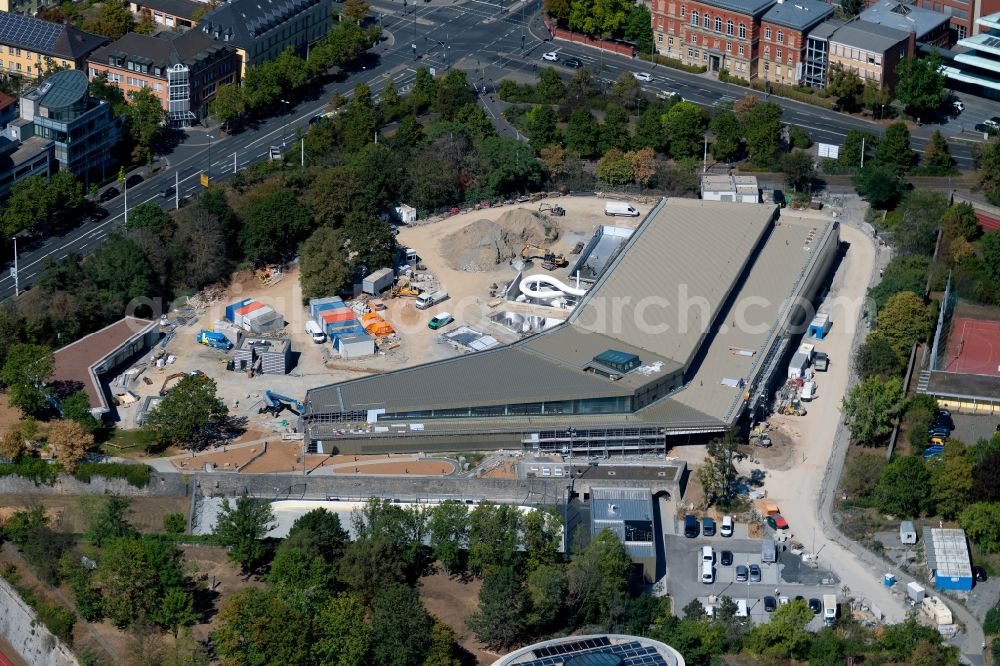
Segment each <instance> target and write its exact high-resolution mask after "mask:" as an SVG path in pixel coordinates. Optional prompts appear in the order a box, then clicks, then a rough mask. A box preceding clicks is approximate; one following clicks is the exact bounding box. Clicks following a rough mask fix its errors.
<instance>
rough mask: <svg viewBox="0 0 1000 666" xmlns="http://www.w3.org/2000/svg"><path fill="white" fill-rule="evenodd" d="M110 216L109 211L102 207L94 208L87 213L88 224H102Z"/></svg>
mask: <svg viewBox="0 0 1000 666" xmlns="http://www.w3.org/2000/svg"><path fill="white" fill-rule="evenodd" d="M107 216H108V209H107V208H101V207H100V206H94V207H93V208H91V209H90V210H89V211H88V212H87V221H88V222H100V221H101V220H103V219H104V218H106V217H107Z"/></svg>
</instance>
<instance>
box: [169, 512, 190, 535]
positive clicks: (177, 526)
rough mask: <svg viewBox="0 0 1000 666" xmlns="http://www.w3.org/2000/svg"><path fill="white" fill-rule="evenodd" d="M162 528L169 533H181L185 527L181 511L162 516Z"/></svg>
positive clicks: (185, 521)
mask: <svg viewBox="0 0 1000 666" xmlns="http://www.w3.org/2000/svg"><path fill="white" fill-rule="evenodd" d="M163 529H165V530H166V531H167V532H169V533H170V534H183V532H184V530H186V529H187V520H186V519H185V518H184V514H183V513H168V514H167V515H165V516H163Z"/></svg>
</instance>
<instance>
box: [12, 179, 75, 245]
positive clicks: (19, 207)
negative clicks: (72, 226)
mask: <svg viewBox="0 0 1000 666" xmlns="http://www.w3.org/2000/svg"><path fill="white" fill-rule="evenodd" d="M83 204H84V197H83V186H82V185H81V184H80V182H79V181H78V180H76V178H75V177H74V176H73V174H72V173H71V172H69V171H59V172H57V173H56V174H54V175H53V176H51V177H50V178H45V177H44V176H31V177H29V178H25V179H24V180H21V181H18V182H16V183H14V184H13V186H12V187H11V190H10V197H9V199H8V200H7V207H6V208H4V209H3V212H2V220H3V229H4V232H5V233H7V234H8V235H10V236H13V235H14V234H17V233H18V232H20V231H23V230H25V229H32V228H34V229H37V230H38V231H39V232H42V233H51V232H53V231H56V230H59V229H60V228H61V226H62V224H63V223H65V222H69V221H71V220H73V218H75V217H76V216H77V215H78V214H79V212H80V210H81V209H82V208H83Z"/></svg>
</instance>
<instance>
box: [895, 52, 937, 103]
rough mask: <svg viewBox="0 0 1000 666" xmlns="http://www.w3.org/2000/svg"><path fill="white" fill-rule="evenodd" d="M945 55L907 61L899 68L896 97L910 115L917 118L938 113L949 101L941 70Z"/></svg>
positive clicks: (933, 55)
mask: <svg viewBox="0 0 1000 666" xmlns="http://www.w3.org/2000/svg"><path fill="white" fill-rule="evenodd" d="M940 67H941V56H939V55H938V54H937V53H931V54H930V55H929V56H927V57H924V58H904V59H903V60H901V61H900V62H899V64H898V65H896V76H897V77H898V78H899V83H897V84H896V98H897V99H898V100H899V101H900V102H902V103H903V106H904V107H905V108H906V112H907V113H908V114H910V115H911V116H915V117H916V118H918V119H919V118H925V117H928V116H930V115H931V114H933V113H934V111H936V110H937V109H939V108H940V107H941V105H942V104H944V103H945V101H947V99H948V95H949V94H950V93H949V91H948V90H947V89H946V88H945V86H944V84H945V80H944V74H942V73H941V72H939V71H938V69H939V68H940Z"/></svg>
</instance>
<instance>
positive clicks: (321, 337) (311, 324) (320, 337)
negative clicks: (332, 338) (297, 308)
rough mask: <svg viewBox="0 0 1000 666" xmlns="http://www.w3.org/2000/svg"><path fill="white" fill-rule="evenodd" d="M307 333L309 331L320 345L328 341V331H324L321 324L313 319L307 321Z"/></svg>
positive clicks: (314, 340)
mask: <svg viewBox="0 0 1000 666" xmlns="http://www.w3.org/2000/svg"><path fill="white" fill-rule="evenodd" d="M306 333H308V334H309V335H310V336H311V337H312V341H313V342H315V343H316V344H318V345H320V344H323V343H324V342H326V333H324V332H323V329H322V328H320V326H319V324H317V323H316V322H315V321H313V320H312V319H310V320H309V321H307V322H306Z"/></svg>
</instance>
